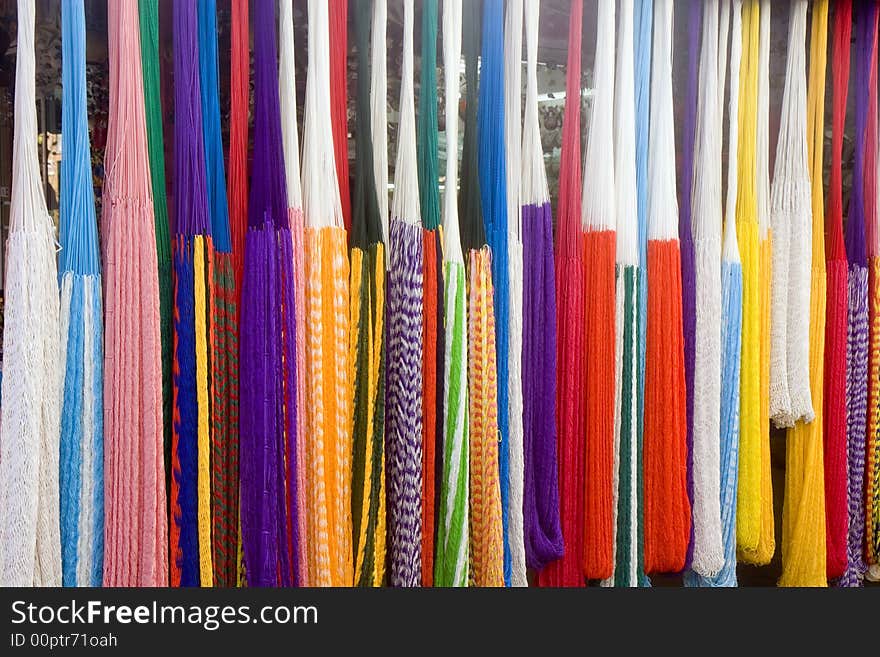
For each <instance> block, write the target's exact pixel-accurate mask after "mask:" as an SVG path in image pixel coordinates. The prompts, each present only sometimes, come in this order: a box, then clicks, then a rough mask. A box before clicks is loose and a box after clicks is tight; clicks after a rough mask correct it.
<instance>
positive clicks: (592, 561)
mask: <svg viewBox="0 0 880 657" xmlns="http://www.w3.org/2000/svg"><path fill="white" fill-rule="evenodd" d="M614 5H615V3H614V1H613V0H600V1H599V3H598V17H597V34H598V36H597V40H596V63H595V66H594V71H593V85H594V87H595V89H596V97H595V100H594V101H593V110H592V121H591V122H590V129H589V133H588V136H587V153H586V156H585V158H584V191H583V212H582V216H581V224H582V230H583V231H584V247H583V248H584V279H583V280H584V290H585V307H584V318H585V321H584V331H585V334H584V342H585V346H586V350H585V357H586V415H585V417H584V422H585V429H586V433H585V441H586V443H585V451H584V459H585V469H584V478H583V484H582V485H583V486H584V538H583V541H584V553H583V570H584V575H585V576H586V577H587V579H604V578H607V577H610V576H611V574H612V572H613V570H614V529H613V514H614V500H613V497H612V489H613V487H614V486H613V478H614V392H615V371H614V370H615V363H614V336H615V309H614V306H615V301H614V297H615V287H616V285H615V280H614V279H615V274H614V272H615V264H614V260H615V252H616V246H615V240H616V231H615V220H616V216H615V211H614V204H615V198H614V191H613V190H614V167H613V166H609V162H613V161H614V130H613V124H614V36H615V29H614V26H615V21H614Z"/></svg>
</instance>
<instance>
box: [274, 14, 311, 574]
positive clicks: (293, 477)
mask: <svg viewBox="0 0 880 657" xmlns="http://www.w3.org/2000/svg"><path fill="white" fill-rule="evenodd" d="M279 8H280V13H279V19H278V21H279V30H278V40H279V51H280V52H279V65H278V96H279V107H280V111H281V139H282V145H283V150H284V174H285V176H284V178H285V183H286V185H285V188H286V191H287V218H288V221H289V224H290V240H291V247H292V250H293V253H292V263H293V268H292V278H293V316H294V321H295V323H296V326H295V328H294V336H293V339H294V343H295V345H296V347H295V354H294V362H295V365H296V371H295V376H294V377H292V379H291V380H292V381H293V385H294V390H287V391H285V403H288V404H295V408H296V409H298V415H297V422H296V427H295V432H294V433H292V434H287V435H286V436H285V440H286V442H287V449H288V450H292V452H293V454H294V455H295V459H296V460H295V461H293V462H291V460H287V461H286V463H285V469H286V472H285V475H286V477H287V481H288V487H287V500H286V503H287V541H288V546H289V549H290V555H291V560H292V561H293V560H296V567H297V569H298V570H297V572H298V574H299V583H300V586H308V585H309V584H308V579H307V576H308V561H307V557H306V545H305V540H304V537H305V536H306V510H305V504H304V496H305V489H306V486H307V478H306V463H307V462H306V455H305V422H303V421H302V418H301V415H300V414H301V413H303V412H304V409H305V407H306V385H307V383H306V351H305V345H306V316H305V307H306V293H305V263H304V262H303V256H304V253H303V252H304V246H303V244H304V230H305V227H304V223H303V222H304V219H303V210H302V185H301V183H300V167H299V134H298V130H297V125H296V66H295V62H294V47H293V46H294V43H293V5H292V2H291V1H290V0H285V2H281V3H280V4H279ZM291 443H293V444H292V445H291ZM291 484H295V486H296V488H295V489H294V488H292V487H291ZM294 534H296V536H297V537H298V538H299V539H300V540H298V541H297V545H296V546H295V547H294V545H293V536H294Z"/></svg>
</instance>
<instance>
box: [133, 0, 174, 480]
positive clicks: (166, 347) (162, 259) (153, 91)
mask: <svg viewBox="0 0 880 657" xmlns="http://www.w3.org/2000/svg"><path fill="white" fill-rule="evenodd" d="M138 7H139V17H140V36H141V65H142V67H143V76H144V105H145V110H146V119H147V145H148V149H149V157H150V182H151V184H152V191H153V216H154V220H155V221H154V223H155V230H156V260H157V262H158V264H159V317H160V318H161V324H160V327H159V330H160V332H161V337H162V418H163V420H164V421H163V423H162V434H163V440H164V452H165V476H166V480H167V481H166V490H167V489H170V486H171V479H170V478H171V425H172V422H171V418H172V413H171V399H172V389H171V366H172V360H173V353H172V351H173V350H172V347H173V337H172V335H171V327H172V314H173V310H174V307H173V306H174V301H173V293H174V282H173V281H172V280H171V237H170V235H169V230H170V228H169V224H168V200H167V198H166V191H165V189H166V186H165V138H164V134H163V128H162V112H163V108H162V85H161V80H160V74H161V67H160V64H159V0H139V2H138ZM148 100H149V102H148Z"/></svg>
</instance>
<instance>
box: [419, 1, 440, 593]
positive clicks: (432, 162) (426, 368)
mask: <svg viewBox="0 0 880 657" xmlns="http://www.w3.org/2000/svg"><path fill="white" fill-rule="evenodd" d="M437 130H438V128H437V0H427V1H426V2H424V3H423V5H422V70H421V79H420V84H419V119H418V148H417V154H418V174H419V202H420V208H421V214H422V226H423V227H424V231H423V233H422V249H423V254H424V256H423V260H424V265H423V268H422V275H423V287H422V307H423V308H424V312H423V313H422V371H423V374H422V556H421V559H422V585H423V586H431V585H432V584H433V582H434V539H435V527H434V517H435V502H436V495H437V490H436V479H437V467H436V466H437V458H438V456H439V454H440V450H438V449H437V447H436V445H437V442H438V441H437V437H438V436H442V435H443V415H442V403H443V399H442V396H440V397H438V396H439V395H442V394H443V379H442V376H443V369H442V366H441V364H442V356H441V354H442V353H443V344H442V336H443V334H442V332H439V331H438V324H437V319H438V317H442V316H443V307H442V294H443V284H442V275H443V271H442V266H443V263H442V257H440V256H439V255H438V254H439V252H440V233H439V231H438V230H437V228H438V227H439V225H440V188H439V186H438V175H439V174H438V168H439V166H440V165H439V161H438V160H439V152H438V146H437Z"/></svg>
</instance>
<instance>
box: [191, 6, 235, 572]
mask: <svg viewBox="0 0 880 657" xmlns="http://www.w3.org/2000/svg"><path fill="white" fill-rule="evenodd" d="M198 8H199V72H200V90H201V98H202V134H203V139H204V146H205V179H206V183H207V191H208V212H209V216H210V218H211V235H212V239H213V243H214V257H213V260H212V262H209V263H208V279H207V281H206V285H207V287H208V289H209V290H210V293H211V296H210V307H209V313H208V317H209V322H210V323H209V326H208V349H209V359H210V375H209V376H210V386H211V387H210V394H211V562H212V565H213V569H214V585H215V586H222V587H229V586H234V585H235V582H236V576H237V571H238V563H237V559H236V550H237V549H238V513H237V511H238V313H237V311H236V301H237V300H236V298H235V273H234V270H233V264H232V253H231V251H232V243H231V241H230V236H229V207H228V204H227V199H226V170H225V167H224V163H223V140H222V137H221V134H220V90H219V83H218V80H217V78H218V72H219V65H218V60H217V2H216V0H199V5H198Z"/></svg>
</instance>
